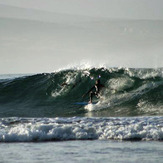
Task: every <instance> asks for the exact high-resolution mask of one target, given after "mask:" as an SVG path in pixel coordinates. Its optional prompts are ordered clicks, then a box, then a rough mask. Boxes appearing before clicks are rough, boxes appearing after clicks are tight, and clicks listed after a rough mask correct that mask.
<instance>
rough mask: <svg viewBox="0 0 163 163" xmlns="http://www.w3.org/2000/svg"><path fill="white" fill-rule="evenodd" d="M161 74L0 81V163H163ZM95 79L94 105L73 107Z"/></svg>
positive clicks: (79, 72)
mask: <svg viewBox="0 0 163 163" xmlns="http://www.w3.org/2000/svg"><path fill="white" fill-rule="evenodd" d="M162 72H163V70H162V69H125V68H120V69H119V68H104V67H102V68H85V69H68V70H60V71H57V72H54V73H43V74H34V75H32V74H31V75H29V74H28V75H1V76H0V142H1V144H0V162H64V161H66V162H125V163H126V162H148V163H149V162H163V157H162V156H163V144H162V140H163V101H162V99H163V93H162V92H163V73H162ZM99 76H100V80H101V83H102V84H104V85H105V88H104V90H102V95H101V96H100V98H99V99H97V98H94V99H93V100H94V101H98V103H97V104H95V105H88V106H80V105H79V106H78V105H75V102H81V101H88V100H89V97H88V96H87V97H85V98H84V99H82V95H83V94H84V93H86V92H87V91H88V90H89V89H90V88H91V87H92V86H93V85H94V83H95V80H96V79H98V78H99Z"/></svg>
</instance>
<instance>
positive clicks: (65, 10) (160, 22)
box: [0, 0, 163, 74]
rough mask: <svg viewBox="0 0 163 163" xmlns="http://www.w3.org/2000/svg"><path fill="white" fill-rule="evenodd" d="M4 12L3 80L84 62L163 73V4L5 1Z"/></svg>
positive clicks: (0, 0)
mask: <svg viewBox="0 0 163 163" xmlns="http://www.w3.org/2000/svg"><path fill="white" fill-rule="evenodd" d="M3 5H10V7H9V6H3ZM11 6H16V7H20V8H14V7H11ZM0 8H1V10H0V74H1V73H28V72H29V73H33V72H34V73H37V72H51V71H53V70H56V69H59V68H62V67H65V66H66V65H69V64H70V65H71V64H73V63H78V62H77V61H82V60H85V61H86V62H87V61H88V62H89V61H91V62H92V63H93V64H94V65H97V64H100V63H104V64H107V65H109V66H112V67H114V66H124V67H163V48H162V47H163V0H0ZM22 8H26V10H24V9H22ZM31 9H34V10H31ZM35 9H37V10H44V11H46V12H47V11H48V12H52V13H48V12H47V13H46V12H42V11H35ZM79 15H81V16H85V17H81V16H79ZM88 16H90V17H88ZM8 18H12V19H8ZM104 18H105V19H104ZM115 18H116V19H115ZM117 18H118V19H117ZM114 19H115V20H116V21H113V20H114ZM125 19H130V21H128V20H125ZM136 19H137V20H139V21H137V20H136ZM131 20H132V21H131ZM142 20H143V21H142ZM146 20H148V21H146Z"/></svg>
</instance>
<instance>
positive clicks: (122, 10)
mask: <svg viewBox="0 0 163 163" xmlns="http://www.w3.org/2000/svg"><path fill="white" fill-rule="evenodd" d="M0 3H1V4H8V5H14V6H19V7H25V8H34V9H40V10H46V11H52V12H60V13H69V14H79V15H89V16H102V17H113V18H117V17H118V18H137V19H140V18H141V19H163V0H0Z"/></svg>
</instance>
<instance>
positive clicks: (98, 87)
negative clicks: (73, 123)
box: [83, 79, 104, 103]
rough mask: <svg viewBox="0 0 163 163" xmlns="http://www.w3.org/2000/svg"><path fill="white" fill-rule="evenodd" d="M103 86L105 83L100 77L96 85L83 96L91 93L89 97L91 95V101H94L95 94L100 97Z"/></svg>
mask: <svg viewBox="0 0 163 163" xmlns="http://www.w3.org/2000/svg"><path fill="white" fill-rule="evenodd" d="M103 87H104V85H103V84H101V82H100V79H98V80H96V83H95V85H94V86H93V87H92V88H91V89H90V90H89V91H88V92H87V93H86V94H84V95H83V97H85V96H86V95H88V94H89V97H90V101H89V103H92V98H93V96H96V97H97V98H99V95H100V90H101V88H103Z"/></svg>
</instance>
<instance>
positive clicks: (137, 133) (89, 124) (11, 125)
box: [0, 117, 163, 142]
mask: <svg viewBox="0 0 163 163" xmlns="http://www.w3.org/2000/svg"><path fill="white" fill-rule="evenodd" d="M0 126H1V127H0V142H41V141H65V140H94V139H99V140H109V139H114V140H144V141H146V140H156V141H158V140H163V117H134V118H79V117H73V118H34V119H29V118H3V119H0Z"/></svg>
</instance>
